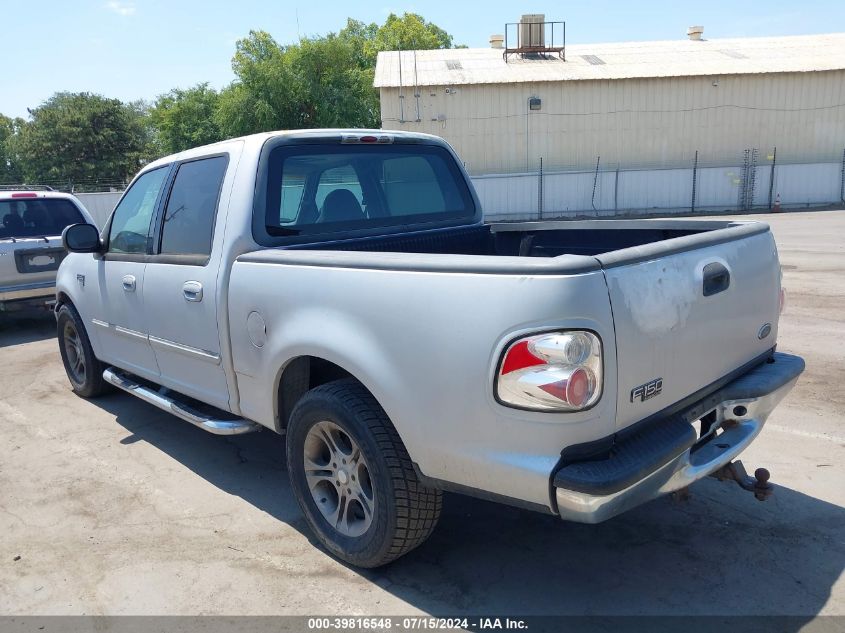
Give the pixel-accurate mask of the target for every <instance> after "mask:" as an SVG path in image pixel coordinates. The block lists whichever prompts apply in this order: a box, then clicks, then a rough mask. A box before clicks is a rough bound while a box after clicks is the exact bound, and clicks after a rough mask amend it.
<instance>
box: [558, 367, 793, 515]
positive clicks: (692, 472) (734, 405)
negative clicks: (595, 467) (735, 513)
mask: <svg viewBox="0 0 845 633" xmlns="http://www.w3.org/2000/svg"><path fill="white" fill-rule="evenodd" d="M775 359H776V360H775V362H777V361H778V359H779V360H780V361H781V362H782V363H784V364H786V365H791V366H788V367H786V372H781V373H782V374H783V381H782V382H781V384H777V383H778V382H780V381H778V377H777V376H774V377H772V376H771V375H768V376H763V381H762V385H761V384H760V381H759V380H758V381H756V383H755V384H756V386H757V389H756V390H755V389H754V388H752V389H749V388H748V382H749V381H748V380H746V381H745V383H744V384H740V383H741V381H743V380H744V379H746V377H745V376H744V377H741V378H739V379H737V381H735V382H734V383H732V384H731V385H728V386H727V387H725V388H724V389H722V390H720V392H719V393H722V392H724V393H725V394H727V395H734V396H736V395H738V394H743V392H744V391H749V392H750V393H752V394H753V395H751V396H750V397H731V398H727V399H724V400H721V401H720V402H719V403H718V404H716V406H715V408H710V409H709V410H708V411H705V412H704V413H709V412H710V411H715V415H716V420H715V422H714V424H713V426H712V428H714V429H719V430H720V431H721V432H720V433H719V434H718V435H717V436H715V437H711V438H707V439H704V440H701V441H699V442H698V443H696V444H695V445H693V446H692V447H690V448H687V449H686V450H684V452H682V453H681V454H680V455H678V456H677V457H674V458H673V459H672V460H671V461H669V462H668V463H666V464H664V465H662V466H661V467H660V468H658V469H657V470H655V471H653V472H651V473H650V474H648V475H646V476H644V477H643V478H642V479H640V480H639V481H637V482H636V483H634V484H632V485H630V486H628V487H626V488H624V489H622V490H619V491H616V492H613V493H612V494H607V495H592V494H588V493H584V492H578V491H574V490H568V489H566V488H560V487H558V488H556V489H555V499H556V501H557V510H558V513H559V514H560V516H561V518H563V519H565V520H567V521H576V522H579V523H600V522H602V521H605V520H607V519H609V518H611V517H614V516H616V515H617V514H620V513H622V512H625V511H626V510H630V509H631V508H634V507H636V506H638V505H641V504H643V503H645V502H646V501H650V500H651V499H654V498H656V497H659V496H661V495H664V494H666V493H669V492H673V491H675V490H680V489H682V488H686V487H687V486H689V485H690V484H691V483H693V482H695V481H698V480H699V479H702V478H703V477H706V476H707V475H710V474H711V473H713V472H715V471H716V470H718V469H719V468H721V467H722V466H724V465H725V464H727V463H729V462H730V461H732V460H733V459H734V458H736V456H737V455H739V454H740V453H741V452H742V451H743V450H745V449H746V447H748V445H749V444H751V442H752V441H753V440H754V438H755V437H757V435H758V434H759V433H760V431H761V430H763V425H764V424H765V423H766V419H767V418H768V417H769V415H770V414H771V412H772V411H773V410H774V408H775V407H776V406H777V404H778V403H779V402H780V401H781V400H782V399H783V397H784V396H786V394H787V393H789V391H790V390H791V389H792V387H794V386H795V383H796V381H797V380H798V376H799V375H800V373H801V371H803V368H804V363H803V361H802V360H801V359H800V358H798V357H795V356H789V355H786V354H775ZM760 369H761V370H762V371H760ZM760 369H758V370H755V371H758V373H760V374H765V373H766V367H765V366H761V368H760ZM752 373H754V371H752V372H750V374H752ZM769 374H771V372H769ZM752 378H754V377H752ZM772 380H774V384H775V385H777V386H774V385H773V384H772ZM767 381H768V382H767ZM761 386H762V388H763V389H769V388H771V387H774V388H772V389H771V390H770V391H768V392H767V393H757V392H759V391H760V388H761ZM732 387H733V388H732ZM737 413H743V414H742V415H737ZM698 417H700V416H698ZM696 419H698V418H696ZM609 459H613V458H612V457H611V458H609Z"/></svg>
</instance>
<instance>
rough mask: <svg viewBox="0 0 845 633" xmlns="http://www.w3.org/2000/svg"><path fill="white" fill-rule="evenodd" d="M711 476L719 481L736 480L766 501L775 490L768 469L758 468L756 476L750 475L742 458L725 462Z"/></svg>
mask: <svg viewBox="0 0 845 633" xmlns="http://www.w3.org/2000/svg"><path fill="white" fill-rule="evenodd" d="M711 476H712V477H715V478H716V479H718V480H719V481H735V482H736V483H738V484H739V486H740V487H741V488H742V489H743V490H748V491H749V492H753V493H754V496H755V497H756V498H757V500H758V501H765V500H766V499H768V498H769V497H771V496H772V492H774V488H773V487H772V484H770V483H769V477H771V475H770V474H769V471H768V470H766V469H765V468H758V469H757V470H755V471H754V477H750V476H749V475H748V473H747V472H746V471H745V466H743V464H742V461H741V460H736V461H734V462H730V463H727V464H725V465H724V466H722V467H721V468H720V469H719V470H717V471H715V472H714V473H713V474H712V475H711Z"/></svg>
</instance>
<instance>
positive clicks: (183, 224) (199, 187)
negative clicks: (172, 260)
mask: <svg viewBox="0 0 845 633" xmlns="http://www.w3.org/2000/svg"><path fill="white" fill-rule="evenodd" d="M227 162H228V161H227V159H226V157H225V156H215V157H213V158H204V159H202V160H193V161H190V162H188V163H183V164H182V165H180V166H179V171H178V172H177V173H176V179H175V180H174V181H173V188H172V189H171V191H170V197H169V199H168V200H167V206H166V207H165V211H164V224H163V225H162V229H161V250H160V251H159V252H160V253H162V254H169V255H205V256H208V255H210V254H211V238H212V237H213V235H214V220H215V211H216V210H217V201H218V199H219V197H220V187H221V186H222V184H223V176H224V175H225V174H226V165H227Z"/></svg>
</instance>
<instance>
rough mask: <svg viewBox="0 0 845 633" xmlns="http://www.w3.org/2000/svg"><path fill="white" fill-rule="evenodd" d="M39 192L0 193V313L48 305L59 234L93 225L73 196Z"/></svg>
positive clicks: (59, 252) (60, 250)
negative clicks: (84, 224)
mask: <svg viewBox="0 0 845 633" xmlns="http://www.w3.org/2000/svg"><path fill="white" fill-rule="evenodd" d="M39 189H44V190H43V191H42V190H37V191H36V190H32V189H19V190H9V191H3V190H0V312H2V311H11V310H16V309H20V308H24V307H33V306H45V305H49V304H52V303H53V302H54V301H55V299H56V271H57V270H58V269H59V264H61V262H62V260H63V259H64V257H65V253H66V251H65V249H64V247H63V246H62V238H61V235H62V231H64V229H65V227H66V226H69V225H71V224H78V223H80V222H87V223H89V224H93V220H92V219H91V216H90V215H89V214H88V211H86V210H85V207H83V206H82V203H81V202H79V200H77V199H76V198H75V197H74V196H72V195H70V194H67V193H58V192H55V191H52V190H48V188H46V187H42V188H39Z"/></svg>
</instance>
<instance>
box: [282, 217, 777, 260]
mask: <svg viewBox="0 0 845 633" xmlns="http://www.w3.org/2000/svg"><path fill="white" fill-rule="evenodd" d="M758 230H761V231H764V230H765V225H764V224H759V223H738V222H729V221H700V220H589V221H571V220H564V221H539V222H519V223H499V224H480V225H474V226H469V227H457V228H448V229H440V230H434V231H418V232H414V233H405V234H400V235H386V236H375V237H362V238H355V239H349V240H341V241H329V242H319V243H313V244H298V245H292V246H289V247H285V248H287V249H290V250H333V251H367V252H390V253H418V254H441V255H486V256H500V257H557V256H560V255H582V256H589V257H595V256H597V255H603V254H606V253H610V252H614V251H622V250H624V249H630V248H636V247H642V246H646V245H649V244H657V243H664V244H663V245H662V246H661V250H664V249H665V246H666V245H665V242H666V240H671V239H674V238H683V237H690V236H700V238H699V239H694V240H693V241H694V242H695V243H696V245H697V246H699V245H703V244H704V243H705V242H716V241H724V240H732V239H739V238H740V237H743V236H746V235H748V234H749V232H750V231H751V232H756V231H758ZM714 232H717V233H716V234H715V235H708V234H712V233H714ZM686 241H687V242H689V241H690V240H686Z"/></svg>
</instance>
